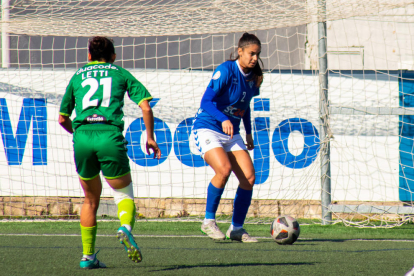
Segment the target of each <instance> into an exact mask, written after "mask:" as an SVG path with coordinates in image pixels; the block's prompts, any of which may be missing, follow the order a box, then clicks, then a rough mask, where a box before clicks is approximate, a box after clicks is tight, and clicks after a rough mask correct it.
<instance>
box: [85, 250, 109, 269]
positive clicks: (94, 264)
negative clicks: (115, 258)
mask: <svg viewBox="0 0 414 276" xmlns="http://www.w3.org/2000/svg"><path fill="white" fill-rule="evenodd" d="M98 252H99V251H98ZM98 252H96V254H98ZM96 254H95V259H93V260H89V259H87V258H82V259H81V261H80V268H85V269H94V268H106V265H105V264H104V263H101V262H100V261H99V260H98V259H97V258H96Z"/></svg>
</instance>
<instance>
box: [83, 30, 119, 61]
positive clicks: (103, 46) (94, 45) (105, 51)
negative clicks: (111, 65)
mask: <svg viewBox="0 0 414 276" xmlns="http://www.w3.org/2000/svg"><path fill="white" fill-rule="evenodd" d="M88 49H89V53H90V54H91V58H92V61H102V60H105V61H106V62H109V61H111V60H112V55H113V54H115V47H114V43H113V40H112V39H109V38H106V37H103V36H95V37H92V38H91V39H89V46H88Z"/></svg>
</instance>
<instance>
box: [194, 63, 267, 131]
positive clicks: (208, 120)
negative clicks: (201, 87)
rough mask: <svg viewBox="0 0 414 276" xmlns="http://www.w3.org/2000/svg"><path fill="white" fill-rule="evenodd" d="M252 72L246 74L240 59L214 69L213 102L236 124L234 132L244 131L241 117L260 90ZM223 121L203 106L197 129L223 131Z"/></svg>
mask: <svg viewBox="0 0 414 276" xmlns="http://www.w3.org/2000/svg"><path fill="white" fill-rule="evenodd" d="M251 74H252V73H249V74H245V73H244V72H243V70H242V69H241V67H240V65H239V63H238V61H226V62H224V63H222V64H220V65H219V66H218V67H217V68H216V70H215V71H214V74H213V77H212V79H211V81H210V83H209V84H208V87H209V88H211V89H213V90H214V92H215V94H216V95H215V96H214V98H213V100H212V101H213V104H214V105H215V106H216V108H217V109H218V110H219V111H220V112H222V113H223V114H224V115H225V116H226V117H227V118H228V119H229V120H230V121H231V123H232V124H233V134H238V133H239V132H240V120H241V118H242V117H243V115H244V113H245V112H246V110H247V109H248V108H249V106H250V101H251V99H252V98H253V97H254V96H258V95H259V94H260V89H259V87H256V81H254V80H251V79H252V75H251ZM221 123H222V122H221V121H219V120H217V119H216V118H215V117H213V116H212V115H210V114H209V113H208V112H207V110H203V109H202V108H200V109H199V110H198V112H197V114H196V116H195V119H194V123H193V129H202V128H204V129H211V130H214V131H216V132H219V133H222V134H224V132H223V129H222V126H221Z"/></svg>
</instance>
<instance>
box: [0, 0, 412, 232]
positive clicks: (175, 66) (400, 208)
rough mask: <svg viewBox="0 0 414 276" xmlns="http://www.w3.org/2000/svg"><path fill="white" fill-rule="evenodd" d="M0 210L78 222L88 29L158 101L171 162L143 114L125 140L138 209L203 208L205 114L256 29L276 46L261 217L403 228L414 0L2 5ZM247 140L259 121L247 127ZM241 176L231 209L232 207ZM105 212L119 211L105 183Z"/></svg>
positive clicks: (259, 109) (261, 164) (257, 194)
mask: <svg viewBox="0 0 414 276" xmlns="http://www.w3.org/2000/svg"><path fill="white" fill-rule="evenodd" d="M1 7H2V13H1V14H2V19H1V22H0V23H1V31H2V45H1V47H2V67H3V68H2V69H0V132H1V133H0V134H1V140H2V142H0V170H1V172H2V173H1V176H0V217H3V218H9V217H39V216H40V217H77V216H78V215H79V212H80V204H81V202H82V199H81V197H82V190H81V188H80V186H79V184H78V179H77V175H76V171H75V167H74V161H73V151H72V140H71V139H72V138H71V136H70V135H68V134H67V133H66V132H65V131H64V130H63V129H61V128H60V127H59V125H58V123H57V118H58V109H59V105H60V101H61V98H62V95H63V94H64V92H65V87H66V85H67V84H68V81H69V79H70V78H71V76H72V75H73V74H74V72H75V71H76V69H77V68H78V67H80V66H83V65H84V64H85V63H86V54H87V42H88V38H89V37H92V36H96V35H101V36H108V37H110V38H112V39H113V40H114V44H115V47H116V53H117V61H116V64H117V65H120V66H122V67H124V68H126V69H128V70H129V71H131V73H132V74H133V75H134V76H136V77H137V79H138V80H140V81H141V82H142V83H143V84H144V85H145V86H146V87H147V88H148V89H149V91H150V93H151V94H152V95H153V97H154V98H155V100H154V101H152V102H151V105H152V107H153V110H154V115H155V117H156V122H155V127H156V139H157V142H158V143H159V144H160V146H161V150H162V153H163V157H162V158H161V160H160V161H159V162H157V161H154V160H152V159H151V158H150V157H149V156H146V154H145V153H144V152H145V151H143V148H142V145H143V143H144V142H145V141H144V140H143V137H145V135H142V134H143V133H144V131H145V129H143V126H142V120H141V113H140V111H139V109H137V108H136V106H135V105H134V104H133V103H132V102H131V101H130V100H129V99H126V100H125V103H126V104H125V108H124V112H125V131H124V134H125V137H126V139H127V140H128V142H129V145H128V154H129V157H130V158H131V162H130V165H131V169H132V176H133V183H134V193H135V195H136V197H137V199H136V204H137V206H138V208H139V210H138V212H139V216H141V217H145V218H152V217H163V218H164V217H181V218H185V219H188V218H193V217H194V218H196V219H198V218H200V217H201V216H202V215H203V212H204V204H205V198H206V188H207V185H208V183H209V181H210V179H211V177H212V176H213V172H212V170H211V169H210V168H209V167H208V166H206V164H205V163H204V162H203V160H202V159H201V158H200V156H198V155H197V154H196V151H195V150H194V145H192V143H191V139H190V137H189V130H190V128H191V121H192V118H193V117H194V115H195V113H196V111H197V109H198V107H199V104H200V100H201V97H202V95H203V93H204V91H205V88H206V86H207V84H208V82H209V79H210V78H211V75H212V72H213V70H214V69H215V68H216V67H217V66H218V65H219V64H221V63H222V62H224V61H225V60H227V59H229V58H230V55H231V53H233V52H234V51H235V50H236V47H237V42H238V39H239V38H240V36H241V34H242V33H243V32H246V31H247V32H252V33H255V34H256V35H257V36H258V37H259V39H260V40H261V41H262V52H261V58H262V60H263V65H264V83H263V85H262V87H261V91H260V92H261V93H260V96H259V97H258V98H255V99H254V100H253V101H252V104H251V108H252V122H253V134H254V139H255V149H254V150H253V151H252V152H251V153H250V154H251V157H252V159H253V161H254V165H255V170H256V182H257V183H256V185H255V189H254V194H253V201H252V205H251V207H250V210H249V214H248V216H249V220H250V221H251V222H255V221H264V220H267V218H273V217H276V216H277V215H280V214H287V215H292V216H294V217H297V218H305V219H313V220H314V221H318V222H322V223H331V222H332V220H333V221H343V222H345V223H347V224H351V225H362V226H365V225H371V226H372V225H375V226H378V225H380V226H389V225H392V226H393V225H396V224H401V223H404V222H406V221H408V220H409V219H411V215H412V214H414V212H413V210H414V209H413V204H412V194H413V192H412V190H413V189H414V165H413V164H414V158H413V150H412V148H413V146H414V142H413V137H414V127H413V123H414V117H413V116H414V98H412V97H413V95H414V71H413V70H414V55H413V53H414V29H413V28H414V27H413V26H414V24H413V23H414V22H413V21H414V4H413V3H412V1H408V0H388V1H385V0H375V1H357V0H328V1H322V0H319V1H318V0H273V1H265V0H259V1H256V0H230V1H224V0H186V1H176V0H164V1H147V0H145V1H128V0H119V1H110V0H91V1H74V0H52V1H43V0H35V1H23V0H7V1H6V0H2V6H1ZM242 135H244V129H243V128H242ZM237 185H238V183H237V179H236V178H235V177H234V176H231V178H230V180H229V183H228V185H227V187H226V190H225V193H224V195H223V198H224V200H223V201H222V202H221V204H220V207H219V211H218V212H219V214H220V215H225V216H227V215H229V214H231V211H232V199H233V198H234V194H235V190H236V188H237ZM102 196H103V197H104V200H103V202H102V204H101V208H100V214H102V215H105V214H106V215H113V214H114V213H113V211H111V210H113V209H112V205H111V204H112V203H111V201H110V200H108V201H107V200H105V199H106V198H108V199H109V198H110V197H111V196H112V194H111V190H110V189H109V188H108V187H105V188H104V190H103V194H102Z"/></svg>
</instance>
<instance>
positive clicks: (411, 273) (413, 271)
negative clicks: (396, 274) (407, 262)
mask: <svg viewBox="0 0 414 276" xmlns="http://www.w3.org/2000/svg"><path fill="white" fill-rule="evenodd" d="M405 276H414V267H412V268H411V269H410V270H409V271H408V272H407V273H405Z"/></svg>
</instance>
